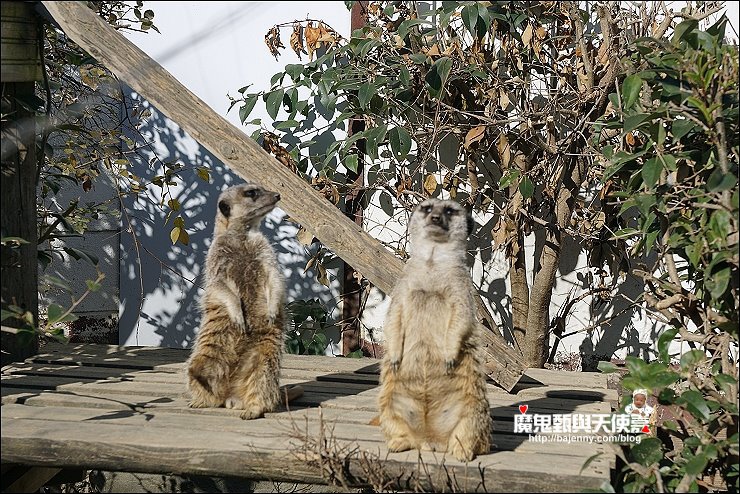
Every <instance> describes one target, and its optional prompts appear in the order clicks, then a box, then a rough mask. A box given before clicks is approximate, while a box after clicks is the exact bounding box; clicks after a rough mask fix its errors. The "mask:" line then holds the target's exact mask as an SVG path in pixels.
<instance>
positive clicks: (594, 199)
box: [232, 1, 688, 366]
mask: <svg viewBox="0 0 740 494" xmlns="http://www.w3.org/2000/svg"><path fill="white" fill-rule="evenodd" d="M362 5H363V6H364V7H363V8H366V11H365V12H364V14H365V15H366V17H367V24H366V26H364V27H363V28H361V29H357V30H355V31H354V32H353V33H352V35H351V38H350V39H348V40H347V39H343V38H341V37H340V36H339V35H338V34H337V33H336V32H334V31H333V30H332V29H331V28H329V27H328V26H326V25H324V24H322V23H320V22H318V21H295V22H292V23H286V24H279V25H276V26H275V27H273V28H272V29H271V30H270V31H269V32H268V34H267V36H266V42H267V45H268V47H269V48H270V50H271V52H272V53H273V54H275V55H276V56H277V55H278V54H279V52H280V48H282V47H284V46H285V44H284V43H282V42H281V40H280V29H281V28H290V29H291V35H290V42H289V43H288V46H290V47H291V48H292V49H293V50H294V51H295V52H296V53H297V54H299V56H300V54H301V53H304V52H307V53H308V54H309V61H308V62H305V63H297V64H288V65H286V66H285V69H284V70H283V71H282V72H279V73H277V74H275V75H274V76H273V78H272V82H271V84H272V86H271V87H270V89H269V90H266V91H260V92H256V93H250V92H248V89H249V88H248V87H244V88H241V89H240V90H239V92H240V94H241V96H240V97H238V98H232V107H233V106H238V108H239V116H240V118H241V120H242V121H243V122H244V123H245V124H248V125H256V126H260V127H259V128H257V129H256V130H255V131H254V132H253V134H252V136H253V137H254V138H255V139H257V140H258V141H259V142H261V143H262V145H263V147H264V148H265V149H267V150H268V151H269V152H271V153H272V154H274V155H275V156H276V157H277V158H278V159H279V160H280V161H281V162H282V163H283V164H285V165H286V166H288V167H290V168H291V169H293V170H295V171H296V172H297V173H299V174H301V175H302V176H304V178H305V179H306V180H307V181H309V182H310V183H312V184H313V185H314V186H315V187H316V188H317V189H320V191H321V192H322V193H323V194H324V195H325V196H326V197H327V198H328V199H329V200H331V201H332V202H334V203H335V204H341V202H342V199H343V198H346V197H354V195H355V194H356V193H360V192H361V193H363V194H365V199H364V200H365V202H366V204H372V205H373V206H375V208H374V209H377V210H382V211H383V213H384V214H385V217H383V215H380V214H373V216H372V218H369V219H368V218H366V220H367V221H370V222H369V223H368V225H367V226H368V229H369V230H370V232H371V233H373V234H375V235H376V237H382V238H384V239H385V241H386V243H387V245H388V246H389V247H391V248H392V249H393V250H394V251H395V252H397V253H398V255H399V256H401V257H406V256H407V250H408V249H407V241H408V238H407V236H406V234H405V232H403V230H404V228H403V226H404V225H405V224H406V222H407V220H408V217H409V215H410V211H411V210H412V209H413V206H414V205H415V204H416V203H418V202H419V201H421V200H423V199H424V198H426V197H445V198H446V197H449V198H452V199H455V200H457V201H459V202H461V203H462V204H464V205H465V206H466V207H468V208H469V209H470V210H472V211H473V213H474V214H475V217H476V219H478V220H479V221H480V222H481V223H482V224H484V225H485V228H482V229H481V230H480V231H479V232H477V234H476V235H475V239H476V240H477V245H476V246H475V252H474V254H475V255H477V256H479V257H480V259H481V260H482V261H483V262H486V261H487V260H490V259H491V256H492V249H499V250H501V251H503V252H504V253H505V255H506V256H507V259H508V264H509V267H510V271H509V281H510V286H511V291H512V306H511V314H510V317H504V318H503V319H504V320H509V321H511V327H509V328H506V329H507V331H505V332H506V333H508V334H511V335H512V336H513V339H514V342H515V346H516V347H517V348H518V349H519V350H520V351H521V352H522V353H524V354H525V356H526V358H527V360H528V363H529V365H533V366H542V365H543V364H544V363H545V361H546V360H547V358H548V353H549V352H548V344H549V339H550V336H551V335H555V336H556V337H560V336H561V335H562V333H563V329H564V327H565V321H566V320H567V319H568V317H569V314H568V313H569V311H570V310H572V308H573V307H574V305H575V304H576V302H580V301H583V300H590V301H591V302H592V303H597V302H600V301H608V300H609V298H610V292H611V289H610V288H609V287H607V286H606V285H607V282H606V281H605V278H607V277H608V276H611V277H612V278H613V279H615V280H616V278H617V277H618V275H619V274H620V273H622V272H624V271H625V270H626V269H627V266H628V264H627V260H626V259H625V257H624V255H623V252H622V250H623V249H621V244H620V243H619V242H615V241H613V240H612V239H611V237H612V232H613V230H611V229H610V227H611V226H612V225H613V222H614V217H615V215H616V211H610V210H608V209H606V208H601V207H600V201H601V199H602V198H603V196H601V195H600V189H601V183H602V182H601V181H600V177H601V174H602V172H603V168H601V167H599V166H595V165H594V162H593V156H594V154H595V150H594V149H592V148H591V147H590V139H591V137H592V136H593V133H594V132H595V131H596V130H597V129H595V128H594V127H593V125H592V122H594V121H596V120H597V119H599V118H600V117H602V116H604V115H605V114H606V112H607V108H608V105H609V103H610V100H609V99H608V95H609V93H610V92H611V88H612V87H613V86H614V85H615V84H620V83H621V79H622V78H623V76H622V72H623V67H622V61H621V60H622V57H623V56H624V55H626V50H627V46H629V44H630V43H631V41H632V40H633V39H634V38H636V37H639V36H642V35H645V34H651V33H654V34H655V33H657V34H656V35H657V37H658V38H661V37H662V36H663V34H664V33H665V29H667V27H665V28H664V26H663V23H662V22H660V21H661V19H659V15H658V14H659V13H660V12H661V11H660V9H661V8H662V7H661V6H658V5H656V6H651V7H650V8H649V9H648V8H647V6H645V8H640V7H639V6H632V5H627V4H617V3H609V4H606V5H601V4H591V3H589V4H586V5H585V6H584V5H581V3H578V2H469V1H468V2H441V6H440V7H439V8H437V9H436V10H423V9H424V8H427V7H424V5H425V4H422V3H416V2H371V3H370V4H369V5H368V4H362ZM584 9H585V10H584ZM648 12H649V17H646V16H648ZM676 15H678V14H676ZM686 15H688V14H686ZM665 18H667V19H668V25H670V21H671V19H672V18H669V17H668V15H667V14H666V15H665ZM640 20H642V21H643V22H642V23H640ZM597 25H598V29H597V28H596V26H597ZM651 29H652V31H651ZM311 55H315V56H316V59H315V60H314V59H313V57H312V56H311ZM629 86H630V87H631V88H632V86H631V85H629ZM633 91H634V89H633ZM260 101H261V102H262V103H263V104H264V105H265V108H266V110H267V113H268V115H269V116H270V118H271V119H272V120H273V122H271V128H269V127H266V126H264V125H263V123H262V122H261V121H260V120H259V119H257V120H251V121H250V120H249V114H250V113H251V111H252V110H253V108H254V107H255V105H256V104H257V103H258V102H260ZM350 128H352V129H353V131H352V132H351V133H350V132H349V130H350ZM357 173H359V174H361V175H362V176H363V177H364V179H365V181H366V183H365V184H364V185H362V186H357V185H356V182H355V180H354V177H355V176H356V174H357ZM358 187H359V188H358ZM607 214H609V215H611V216H607ZM532 233H535V234H536V236H535V238H536V241H537V247H536V248H535V252H536V257H535V260H534V263H531V261H528V260H527V256H526V255H525V248H524V238H525V236H528V235H530V234H532ZM568 238H571V239H573V240H575V241H576V242H577V243H580V244H581V245H582V246H583V247H584V248H585V249H588V250H589V251H590V253H591V256H590V267H591V268H592V270H591V272H590V273H589V274H588V276H586V277H585V278H584V279H585V280H586V281H585V283H584V284H585V286H584V287H583V290H584V292H583V293H582V294H580V295H577V296H576V294H573V298H572V299H571V300H569V301H568V303H566V304H564V307H565V308H566V310H564V311H562V312H560V313H558V314H556V315H554V316H552V317H551V315H550V313H549V305H550V299H551V296H552V293H553V287H554V283H555V280H556V279H557V270H558V266H559V261H560V253H561V250H562V248H563V245H564V242H565V240H566V239H568ZM604 266H606V267H608V271H607V270H605V269H603V267H604ZM528 272H530V273H533V276H532V277H531V278H528V276H527V273H528ZM480 281H482V280H480ZM614 285H616V282H614V283H613V284H612V287H611V288H614ZM555 350H556V349H553V351H552V352H550V354H551V357H550V358H552V356H554V354H555Z"/></svg>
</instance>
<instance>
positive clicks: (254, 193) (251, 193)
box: [244, 189, 260, 199]
mask: <svg viewBox="0 0 740 494" xmlns="http://www.w3.org/2000/svg"><path fill="white" fill-rule="evenodd" d="M259 192H260V191H259V189H248V190H245V191H244V197H248V198H250V199H255V198H257V197H259V195H260V193H259Z"/></svg>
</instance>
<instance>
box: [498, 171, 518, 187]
mask: <svg viewBox="0 0 740 494" xmlns="http://www.w3.org/2000/svg"><path fill="white" fill-rule="evenodd" d="M519 175H520V172H519V170H516V169H509V170H508V171H507V172H506V173H504V174H503V175H502V176H501V178H500V179H499V181H498V186H499V187H500V188H502V189H505V188H506V187H508V186H509V185H511V184H512V183H514V181H516V180H518V179H519Z"/></svg>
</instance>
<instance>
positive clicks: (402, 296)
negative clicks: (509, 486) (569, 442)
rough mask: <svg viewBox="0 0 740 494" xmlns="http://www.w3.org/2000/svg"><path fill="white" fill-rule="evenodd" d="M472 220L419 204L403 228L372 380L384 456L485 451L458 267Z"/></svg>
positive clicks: (481, 380)
mask: <svg viewBox="0 0 740 494" xmlns="http://www.w3.org/2000/svg"><path fill="white" fill-rule="evenodd" d="M473 224H474V223H473V219H472V217H471V216H470V215H468V214H467V213H466V212H465V210H464V209H463V208H462V207H461V206H460V205H459V204H457V203H456V202H454V201H442V200H439V199H427V200H425V201H424V202H422V203H421V204H419V206H418V207H417V208H416V209H415V210H414V212H413V214H412V216H411V221H410V223H409V234H410V240H411V248H412V251H411V252H412V255H411V259H410V260H409V261H408V262H407V263H406V266H405V268H404V272H403V275H402V277H401V279H400V280H399V281H398V283H397V285H396V286H395V288H394V289H393V292H392V294H391V304H390V306H389V309H388V313H387V316H386V320H385V326H384V333H385V336H386V344H385V356H384V358H383V362H382V365H381V375H380V382H381V386H380V394H379V408H380V417H379V419H380V426H381V429H382V431H383V434H384V436H385V438H386V442H387V444H388V449H389V450H390V451H405V450H408V449H412V448H417V449H431V450H434V451H447V452H449V453H450V454H452V456H454V457H455V458H457V459H458V460H461V461H470V460H472V459H473V458H474V457H475V455H478V454H482V453H486V452H488V449H489V447H490V442H491V416H490V412H489V405H488V400H487V398H486V389H485V385H486V376H485V372H484V368H483V358H482V355H481V353H480V351H479V349H480V345H479V338H480V334H479V331H480V329H479V327H480V326H479V324H478V323H477V321H476V318H475V314H476V306H475V303H474V298H473V293H474V290H473V286H472V280H471V279H470V274H469V271H468V267H467V264H466V262H465V247H466V239H467V237H468V235H469V234H470V233H471V230H472V227H473Z"/></svg>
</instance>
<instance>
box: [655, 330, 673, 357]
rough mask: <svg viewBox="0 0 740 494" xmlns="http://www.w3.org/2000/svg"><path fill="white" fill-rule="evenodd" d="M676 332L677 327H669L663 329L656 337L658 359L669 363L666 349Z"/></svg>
mask: <svg viewBox="0 0 740 494" xmlns="http://www.w3.org/2000/svg"><path fill="white" fill-rule="evenodd" d="M677 334H678V329H676V328H670V329H667V330H665V331H663V334H661V335H660V337H659V338H658V354H659V355H660V360H661V361H662V362H665V363H666V364H668V363H670V357H669V355H668V349H669V347H670V345H671V342H672V341H673V340H674V338H675V337H676V335H677Z"/></svg>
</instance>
